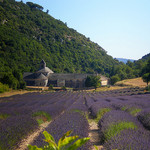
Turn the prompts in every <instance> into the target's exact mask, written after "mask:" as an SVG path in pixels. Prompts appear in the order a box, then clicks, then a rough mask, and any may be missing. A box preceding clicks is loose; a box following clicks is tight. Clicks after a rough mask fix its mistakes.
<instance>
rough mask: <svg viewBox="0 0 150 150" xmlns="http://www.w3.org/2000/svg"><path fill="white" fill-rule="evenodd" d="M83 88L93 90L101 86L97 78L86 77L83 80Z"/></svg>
mask: <svg viewBox="0 0 150 150" xmlns="http://www.w3.org/2000/svg"><path fill="white" fill-rule="evenodd" d="M85 86H86V87H94V88H95V89H96V88H97V87H100V86H101V81H100V77H99V76H87V78H86V80H85Z"/></svg>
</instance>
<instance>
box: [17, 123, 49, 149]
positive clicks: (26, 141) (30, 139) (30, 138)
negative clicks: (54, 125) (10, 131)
mask: <svg viewBox="0 0 150 150" xmlns="http://www.w3.org/2000/svg"><path fill="white" fill-rule="evenodd" d="M50 123H51V122H45V123H43V124H42V125H41V126H40V127H39V129H37V130H36V131H34V132H33V133H32V134H31V135H29V136H27V137H26V138H25V139H23V140H22V141H21V143H20V145H19V146H18V148H17V149H16V150H26V149H27V145H28V144H31V143H32V142H33V141H34V140H35V139H36V138H37V137H38V136H39V135H40V133H42V132H43V131H44V130H45V128H46V127H48V126H49V124H50Z"/></svg>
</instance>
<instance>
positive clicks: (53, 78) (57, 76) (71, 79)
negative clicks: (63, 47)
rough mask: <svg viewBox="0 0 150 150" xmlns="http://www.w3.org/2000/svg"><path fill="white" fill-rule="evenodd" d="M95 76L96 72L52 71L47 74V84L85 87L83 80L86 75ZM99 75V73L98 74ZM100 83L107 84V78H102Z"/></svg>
mask: <svg viewBox="0 0 150 150" xmlns="http://www.w3.org/2000/svg"><path fill="white" fill-rule="evenodd" d="M90 75H92V76H97V75H98V74H72V73H66V74H65V73H53V74H50V75H49V78H48V81H49V82H48V86H49V85H50V84H52V85H53V86H58V87H63V86H65V87H73V88H83V87H85V80H86V78H87V76H90ZM100 76H101V75H100ZM102 79H103V81H102V84H104V85H107V83H108V80H105V78H104V77H103V78H102Z"/></svg>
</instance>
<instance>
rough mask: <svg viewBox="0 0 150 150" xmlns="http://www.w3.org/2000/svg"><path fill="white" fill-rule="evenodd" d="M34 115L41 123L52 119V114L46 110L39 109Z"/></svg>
mask: <svg viewBox="0 0 150 150" xmlns="http://www.w3.org/2000/svg"><path fill="white" fill-rule="evenodd" d="M32 116H33V117H35V118H36V121H37V122H38V124H39V125H41V124H42V123H44V122H46V121H51V116H50V115H49V114H48V113H46V112H44V111H37V112H35V113H33V114H32Z"/></svg>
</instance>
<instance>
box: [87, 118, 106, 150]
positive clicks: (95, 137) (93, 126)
mask: <svg viewBox="0 0 150 150" xmlns="http://www.w3.org/2000/svg"><path fill="white" fill-rule="evenodd" d="M89 126H90V132H89V138H90V142H91V143H92V145H96V146H97V147H98V149H99V150H101V149H102V148H103V146H102V145H101V144H100V137H99V128H98V126H97V123H96V122H95V121H90V122H89ZM91 150H95V148H94V146H92V147H91Z"/></svg>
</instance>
